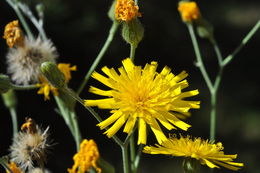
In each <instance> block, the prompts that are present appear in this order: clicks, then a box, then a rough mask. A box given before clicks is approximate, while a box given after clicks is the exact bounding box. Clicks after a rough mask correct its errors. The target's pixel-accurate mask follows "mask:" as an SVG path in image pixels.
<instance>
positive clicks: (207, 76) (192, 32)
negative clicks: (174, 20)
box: [187, 24, 214, 93]
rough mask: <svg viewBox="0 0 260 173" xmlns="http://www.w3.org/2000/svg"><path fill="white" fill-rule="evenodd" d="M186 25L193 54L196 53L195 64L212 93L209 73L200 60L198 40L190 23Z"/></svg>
mask: <svg viewBox="0 0 260 173" xmlns="http://www.w3.org/2000/svg"><path fill="white" fill-rule="evenodd" d="M187 27H188V30H189V33H190V36H191V41H192V44H193V48H194V51H195V55H196V58H197V66H198V67H199V69H200V71H201V74H202V76H203V78H204V80H205V82H206V84H207V86H208V88H209V91H210V92H211V93H212V92H213V90H214V88H213V85H212V82H211V80H210V78H209V75H208V73H207V71H206V68H205V66H204V63H203V61H202V57H201V54H200V50H199V45H198V41H197V39H196V36H195V33H194V28H193V26H192V24H187Z"/></svg>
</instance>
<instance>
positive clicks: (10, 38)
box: [3, 20, 24, 48]
mask: <svg viewBox="0 0 260 173" xmlns="http://www.w3.org/2000/svg"><path fill="white" fill-rule="evenodd" d="M3 38H4V39H6V43H7V45H8V46H9V47H10V48H12V47H13V46H14V45H15V44H18V45H19V44H20V45H23V41H24V37H23V32H22V30H21V28H20V26H19V22H18V20H15V21H12V22H10V23H8V24H7V25H6V26H5V31H4V36H3Z"/></svg>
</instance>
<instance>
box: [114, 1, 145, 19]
mask: <svg viewBox="0 0 260 173" xmlns="http://www.w3.org/2000/svg"><path fill="white" fill-rule="evenodd" d="M138 10H139V7H138V6H137V5H136V4H135V2H134V1H133V0H117V1H116V7H115V18H116V19H117V20H119V21H125V22H129V21H131V20H133V19H135V18H137V17H141V13H140V12H139V11H138Z"/></svg>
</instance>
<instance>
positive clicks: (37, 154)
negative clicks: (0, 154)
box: [10, 118, 51, 171]
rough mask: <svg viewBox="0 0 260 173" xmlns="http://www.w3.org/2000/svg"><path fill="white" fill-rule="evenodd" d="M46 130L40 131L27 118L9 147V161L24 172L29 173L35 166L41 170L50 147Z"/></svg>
mask: <svg viewBox="0 0 260 173" xmlns="http://www.w3.org/2000/svg"><path fill="white" fill-rule="evenodd" d="M48 130H49V127H47V128H46V129H45V130H42V129H41V128H40V127H39V126H38V125H37V124H35V122H34V121H33V120H32V119H31V118H27V119H26V122H25V123H24V124H23V125H22V127H21V131H20V132H19V133H18V134H17V135H16V136H15V137H14V139H13V144H12V145H11V147H10V158H11V161H12V162H15V163H16V164H17V165H18V166H19V167H20V168H21V169H22V170H24V171H26V170H28V171H31V170H32V169H33V168H34V167H35V166H39V167H41V168H43V166H44V164H45V163H46V159H47V157H46V156H47V152H48V149H49V148H50V146H51V141H50V140H49V139H48V136H49V133H48Z"/></svg>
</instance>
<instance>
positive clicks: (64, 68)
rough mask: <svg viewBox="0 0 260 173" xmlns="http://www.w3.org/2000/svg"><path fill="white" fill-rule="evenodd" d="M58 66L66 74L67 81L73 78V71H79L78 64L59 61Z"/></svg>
mask: <svg viewBox="0 0 260 173" xmlns="http://www.w3.org/2000/svg"><path fill="white" fill-rule="evenodd" d="M58 68H59V69H60V71H61V72H62V73H63V74H64V75H65V82H66V83H67V82H69V80H70V79H71V71H77V66H76V65H74V66H72V67H71V66H70V64H64V63H59V64H58Z"/></svg>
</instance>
